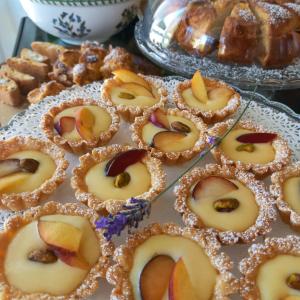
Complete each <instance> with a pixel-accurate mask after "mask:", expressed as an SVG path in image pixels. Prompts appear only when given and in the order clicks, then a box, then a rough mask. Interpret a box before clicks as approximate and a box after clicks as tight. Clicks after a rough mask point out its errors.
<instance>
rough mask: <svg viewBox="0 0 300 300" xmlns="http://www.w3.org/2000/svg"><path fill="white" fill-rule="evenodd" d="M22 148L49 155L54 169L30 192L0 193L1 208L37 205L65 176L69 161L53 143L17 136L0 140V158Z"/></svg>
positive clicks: (24, 207) (15, 209)
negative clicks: (54, 166) (49, 176)
mask: <svg viewBox="0 0 300 300" xmlns="http://www.w3.org/2000/svg"><path fill="white" fill-rule="evenodd" d="M24 150H36V151H40V152H42V153H45V154H47V155H49V156H50V157H51V158H52V159H53V161H54V162H55V164H56V170H55V172H54V174H53V175H52V177H51V178H49V179H47V180H46V181H45V182H44V183H43V184H42V185H41V186H40V187H39V188H37V189H35V190H34V191H32V192H23V193H12V194H0V207H1V208H4V209H10V210H13V211H18V210H23V209H26V208H30V207H33V206H37V205H38V204H39V203H40V202H41V201H42V200H44V199H46V198H48V197H49V196H50V195H51V194H52V193H53V192H54V191H55V190H56V188H57V187H58V186H59V185H60V184H61V183H62V182H63V181H64V180H65V178H66V172H65V171H66V169H67V168H68V166H69V163H68V161H67V160H66V159H65V153H64V152H63V151H62V150H60V149H59V148H58V147H56V146H55V145H54V144H52V143H50V142H45V141H42V140H39V139H36V138H33V137H23V136H17V137H13V138H10V139H8V140H5V141H0V160H2V159H5V158H7V157H8V156H10V155H12V154H13V153H16V152H19V151H24Z"/></svg>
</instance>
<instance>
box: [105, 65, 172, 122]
mask: <svg viewBox="0 0 300 300" xmlns="http://www.w3.org/2000/svg"><path fill="white" fill-rule="evenodd" d="M113 74H114V75H115V76H114V78H112V79H106V80H105V81H104V84H103V86H102V93H101V94H102V99H103V100H104V101H106V102H107V103H108V104H109V105H113V106H115V107H116V108H117V110H118V112H119V113H120V114H121V116H122V117H123V118H124V119H125V120H126V121H128V122H133V121H134V119H135V118H136V117H137V116H140V115H142V114H143V112H144V110H145V109H147V108H157V107H163V106H164V105H165V103H166V101H167V90H166V89H165V88H164V86H163V83H162V82H160V81H158V80H156V79H154V78H152V77H149V76H144V75H141V74H135V73H134V72H132V71H129V70H126V69H119V70H115V71H113Z"/></svg>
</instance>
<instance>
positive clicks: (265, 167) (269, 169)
mask: <svg viewBox="0 0 300 300" xmlns="http://www.w3.org/2000/svg"><path fill="white" fill-rule="evenodd" d="M234 122H235V121H234V120H232V119H231V120H228V121H226V122H222V123H218V124H216V125H215V126H214V127H213V128H211V129H210V130H209V135H210V136H214V137H221V136H223V135H224V134H225V133H226V131H227V130H228V129H229V128H230V127H231V126H233V125H234ZM234 128H235V129H238V128H244V129H248V130H253V131H255V132H270V133H273V132H271V131H270V130H266V129H264V128H263V127H262V126H260V125H255V124H253V123H252V122H251V121H249V120H247V121H240V122H239V123H238V124H237V125H235V127H234ZM272 146H273V148H274V150H275V159H274V160H273V161H271V162H269V163H267V164H254V163H243V162H241V161H234V160H232V159H230V158H229V157H228V156H227V155H225V154H224V152H223V151H222V150H221V149H220V147H219V146H217V147H215V148H214V149H212V151H211V152H212V155H213V156H214V158H215V160H216V161H217V162H218V163H219V164H221V165H229V166H235V167H236V168H237V169H238V170H241V171H249V172H252V173H254V174H255V176H256V178H258V179H262V178H265V177H267V176H269V175H270V174H272V173H274V172H276V171H279V170H281V169H282V168H283V167H284V166H285V165H287V164H288V163H289V161H290V158H291V150H290V148H289V147H288V143H287V142H286V141H285V140H283V139H282V138H281V137H280V136H279V135H278V136H277V138H276V139H275V140H274V141H273V142H272Z"/></svg>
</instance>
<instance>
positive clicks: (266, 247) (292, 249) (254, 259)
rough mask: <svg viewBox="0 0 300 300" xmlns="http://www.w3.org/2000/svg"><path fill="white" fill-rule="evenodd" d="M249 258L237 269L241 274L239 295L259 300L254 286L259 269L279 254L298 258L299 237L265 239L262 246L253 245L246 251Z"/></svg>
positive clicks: (299, 251)
mask: <svg viewBox="0 0 300 300" xmlns="http://www.w3.org/2000/svg"><path fill="white" fill-rule="evenodd" d="M248 253H249V257H247V258H244V259H243V260H242V261H241V262H240V264H239V269H240V272H241V273H242V274H243V277H242V278H241V279H240V294H241V296H242V298H243V299H246V300H259V299H260V293H259V289H258V287H257V285H256V277H257V274H258V271H259V267H260V266H261V265H262V264H264V263H265V262H267V261H268V260H270V259H272V258H274V257H275V256H277V255H281V254H291V255H295V256H300V237H298V236H294V235H289V236H287V237H285V238H267V239H266V240H265V242H264V244H253V245H252V246H251V247H250V248H249V249H248Z"/></svg>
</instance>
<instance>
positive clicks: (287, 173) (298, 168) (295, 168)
mask: <svg viewBox="0 0 300 300" xmlns="http://www.w3.org/2000/svg"><path fill="white" fill-rule="evenodd" d="M294 176H300V162H299V161H298V162H296V163H294V164H293V165H290V166H287V167H286V168H284V169H283V170H281V171H279V172H277V173H274V174H272V176H271V182H272V185H271V186H270V191H271V193H272V195H273V196H274V198H275V199H276V206H277V208H278V210H279V214H280V216H281V218H282V220H283V221H284V222H285V223H287V224H289V225H290V226H291V227H292V228H293V229H294V230H296V231H298V232H300V215H299V214H298V213H296V212H295V211H294V210H293V209H292V208H291V207H290V205H289V204H288V203H287V202H286V201H285V200H284V195H283V183H284V182H285V181H286V180H287V179H288V178H290V177H294Z"/></svg>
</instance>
